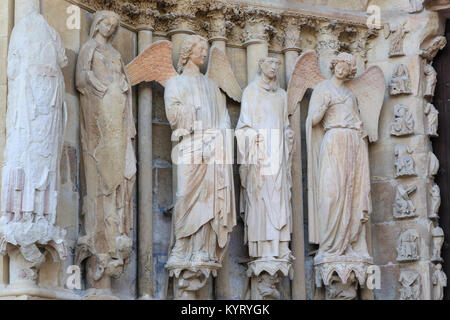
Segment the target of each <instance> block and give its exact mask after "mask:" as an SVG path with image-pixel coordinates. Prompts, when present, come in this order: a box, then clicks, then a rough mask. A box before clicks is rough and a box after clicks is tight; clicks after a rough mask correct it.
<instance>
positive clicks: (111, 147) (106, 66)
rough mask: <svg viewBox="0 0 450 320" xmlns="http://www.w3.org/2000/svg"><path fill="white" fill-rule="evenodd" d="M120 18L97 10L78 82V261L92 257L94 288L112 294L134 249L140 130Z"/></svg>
mask: <svg viewBox="0 0 450 320" xmlns="http://www.w3.org/2000/svg"><path fill="white" fill-rule="evenodd" d="M119 23H120V18H119V16H118V15H117V14H115V13H114V12H111V11H98V12H97V13H96V14H95V16H94V21H93V23H92V27H91V32H90V40H89V41H88V42H86V43H85V44H84V46H83V47H82V49H81V51H80V54H79V57H78V63H77V72H76V84H77V89H78V91H79V92H80V94H81V96H80V98H81V145H82V151H83V164H84V169H85V176H86V186H87V189H86V195H85V197H84V199H83V214H84V228H85V233H86V235H85V236H83V237H81V238H80V239H79V240H78V246H77V249H78V251H77V259H76V260H77V263H81V261H83V260H85V259H88V260H87V279H88V282H89V284H90V286H91V287H92V290H91V291H92V294H93V295H96V294H100V293H101V294H107V295H109V292H110V290H111V280H112V278H118V277H120V275H121V274H122V272H123V268H124V264H125V262H126V260H127V259H128V258H129V257H130V254H131V250H132V240H131V229H132V226H133V188H134V182H135V180H136V177H135V175H136V158H135V154H134V149H133V140H132V139H133V138H134V136H135V135H136V130H135V126H134V118H133V111H132V105H131V98H132V94H131V85H130V82H129V80H128V77H127V74H126V72H125V66H124V64H123V61H122V58H121V56H120V53H119V52H118V51H117V50H116V49H114V48H113V46H112V44H111V43H112V41H113V39H114V36H115V35H116V34H117V32H118V29H119Z"/></svg>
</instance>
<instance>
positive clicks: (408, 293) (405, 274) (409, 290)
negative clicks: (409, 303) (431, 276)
mask: <svg viewBox="0 0 450 320" xmlns="http://www.w3.org/2000/svg"><path fill="white" fill-rule="evenodd" d="M398 281H399V282H400V284H401V287H400V289H399V292H400V300H419V299H420V291H421V287H422V283H421V282H422V281H421V277H420V274H419V273H417V272H416V271H409V270H407V271H402V272H401V273H400V278H399V279H398Z"/></svg>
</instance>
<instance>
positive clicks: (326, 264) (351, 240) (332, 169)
mask: <svg viewBox="0 0 450 320" xmlns="http://www.w3.org/2000/svg"><path fill="white" fill-rule="evenodd" d="M330 67H331V71H332V74H333V76H332V78H331V79H328V80H326V79H325V78H324V77H323V76H322V74H321V73H320V70H319V67H318V61H317V57H316V55H315V53H313V52H307V53H305V54H303V55H302V56H301V57H299V58H298V60H297V62H296V65H295V69H294V73H293V76H292V80H291V82H290V84H289V87H290V88H289V92H290V93H291V95H290V97H289V99H290V110H291V111H290V113H293V112H294V111H295V109H296V107H297V104H298V102H299V101H301V100H302V98H303V96H304V94H305V91H306V89H307V88H314V91H313V93H312V96H311V100H310V105H309V111H308V117H307V120H306V135H307V136H306V140H307V152H308V154H307V157H308V217H309V218H308V221H309V241H310V243H312V244H318V245H319V250H318V254H317V255H316V257H315V258H314V264H315V268H316V284H317V286H318V287H321V282H322V281H323V283H324V284H325V286H326V287H328V285H329V280H330V278H331V277H332V275H333V273H336V274H337V275H339V277H340V278H341V280H342V282H343V283H347V278H348V277H349V275H350V274H351V273H352V272H354V273H355V275H356V278H357V279H358V280H359V283H360V284H361V285H364V283H365V279H366V271H367V266H368V265H369V264H371V263H372V258H371V256H370V255H369V252H368V248H367V241H366V225H367V222H368V221H369V217H370V214H371V212H372V203H371V194H370V172H369V154H368V142H369V141H370V142H375V141H377V139H378V121H379V117H380V112H381V107H382V105H383V100H384V94H385V91H386V85H385V78H384V75H383V72H382V71H381V69H380V68H379V67H377V66H372V67H370V68H369V69H367V70H366V72H365V73H364V74H362V75H361V76H359V77H358V78H356V79H353V80H350V79H352V78H354V76H355V75H356V71H357V70H356V62H355V59H354V57H353V56H352V55H351V54H348V53H340V54H339V55H337V56H336V57H335V58H334V59H333V60H332V61H331V66H330ZM293 88H297V90H296V91H294V90H293ZM328 289H329V288H327V290H328ZM355 297H356V292H355Z"/></svg>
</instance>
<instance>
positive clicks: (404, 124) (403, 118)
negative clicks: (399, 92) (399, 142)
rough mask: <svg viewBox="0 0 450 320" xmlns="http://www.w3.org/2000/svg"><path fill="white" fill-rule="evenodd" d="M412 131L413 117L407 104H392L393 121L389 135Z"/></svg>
mask: <svg viewBox="0 0 450 320" xmlns="http://www.w3.org/2000/svg"><path fill="white" fill-rule="evenodd" d="M413 133H414V118H413V115H412V113H411V111H409V108H408V106H406V105H403V104H396V105H395V106H394V122H393V123H392V125H391V135H393V136H398V137H399V136H406V135H410V134H413Z"/></svg>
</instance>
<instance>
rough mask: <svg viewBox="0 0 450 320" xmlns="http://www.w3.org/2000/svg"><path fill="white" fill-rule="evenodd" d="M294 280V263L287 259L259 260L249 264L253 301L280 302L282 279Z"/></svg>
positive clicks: (248, 272)
mask: <svg viewBox="0 0 450 320" xmlns="http://www.w3.org/2000/svg"><path fill="white" fill-rule="evenodd" d="M288 276H289V277H290V278H291V280H292V279H293V269H292V261H289V260H286V259H264V258H262V259H258V260H255V261H252V262H249V264H248V269H247V277H249V278H250V279H251V281H250V285H251V289H250V298H251V300H279V299H280V298H281V294H280V288H279V285H280V282H281V278H282V277H288Z"/></svg>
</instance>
